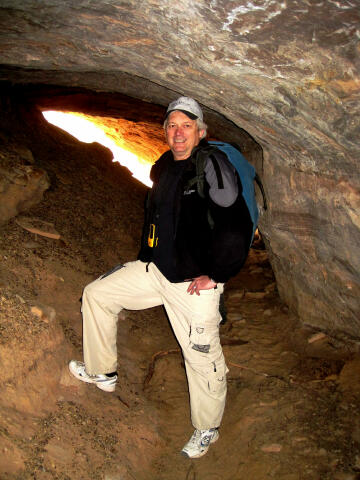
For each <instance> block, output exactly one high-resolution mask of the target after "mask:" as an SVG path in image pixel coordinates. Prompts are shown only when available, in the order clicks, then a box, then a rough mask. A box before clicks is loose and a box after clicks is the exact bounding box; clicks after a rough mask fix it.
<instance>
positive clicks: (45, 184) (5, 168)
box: [0, 145, 50, 225]
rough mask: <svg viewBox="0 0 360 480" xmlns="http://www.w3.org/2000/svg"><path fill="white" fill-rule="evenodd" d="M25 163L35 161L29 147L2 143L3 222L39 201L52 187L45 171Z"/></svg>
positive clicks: (0, 205) (0, 194) (0, 195)
mask: <svg viewBox="0 0 360 480" xmlns="http://www.w3.org/2000/svg"><path fill="white" fill-rule="evenodd" d="M19 152H20V153H19ZM26 162H33V159H32V154H31V152H30V150H28V149H25V148H22V147H16V146H15V147H14V146H9V145H2V146H0V225H2V224H4V223H6V222H7V221H8V220H9V219H10V218H12V217H14V216H16V215H17V214H18V213H19V212H24V211H26V210H28V209H29V208H30V207H32V206H33V205H36V204H37V203H39V202H40V201H41V200H42V197H43V193H44V191H45V190H46V189H47V188H49V186H50V182H49V179H48V176H47V174H46V172H45V171H43V170H42V169H40V168H38V167H35V166H33V165H28V164H26Z"/></svg>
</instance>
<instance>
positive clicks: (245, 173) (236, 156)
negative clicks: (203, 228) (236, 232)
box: [192, 141, 267, 238]
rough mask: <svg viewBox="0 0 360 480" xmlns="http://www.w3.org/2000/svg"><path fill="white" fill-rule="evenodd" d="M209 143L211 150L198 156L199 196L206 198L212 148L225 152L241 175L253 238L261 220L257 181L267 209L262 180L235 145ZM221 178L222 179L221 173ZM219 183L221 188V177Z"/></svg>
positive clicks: (206, 150)
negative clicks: (207, 171) (255, 186)
mask: <svg viewBox="0 0 360 480" xmlns="http://www.w3.org/2000/svg"><path fill="white" fill-rule="evenodd" d="M208 143H209V145H210V148H208V149H205V151H203V152H204V153H203V154H202V155H198V157H197V159H196V178H195V179H193V182H192V183H197V188H198V193H199V195H201V196H204V193H203V189H204V187H203V182H204V166H205V160H206V158H207V157H209V156H210V158H212V157H213V155H212V153H213V152H212V150H213V149H212V148H211V147H216V148H218V149H219V150H221V151H222V152H224V153H225V155H226V156H227V158H228V160H229V161H230V162H231V163H232V165H233V166H234V167H235V168H236V171H237V173H238V174H239V177H240V180H241V183H242V187H243V190H242V196H243V197H244V200H245V203H246V205H247V207H248V210H249V213H250V217H251V220H252V224H253V232H252V238H253V237H254V234H255V230H256V229H257V226H258V220H259V209H258V206H257V203H256V198H255V188H254V181H256V183H257V184H258V186H259V188H260V191H261V193H262V196H263V208H264V210H266V209H267V205H266V198H265V192H264V188H263V186H262V183H261V181H260V178H259V176H258V175H257V173H256V171H255V168H254V167H253V166H252V165H251V164H250V163H249V162H248V161H247V160H246V158H245V157H244V155H243V154H242V153H241V152H240V150H239V148H237V147H236V146H235V145H231V144H230V143H224V142H216V141H209V142H208ZM213 151H214V150H213ZM212 159H213V158H212ZM220 177H221V173H220ZM218 182H219V186H220V183H221V182H222V179H221V178H219V177H218ZM209 222H210V224H211V218H209Z"/></svg>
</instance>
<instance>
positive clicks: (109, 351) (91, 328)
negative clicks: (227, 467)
mask: <svg viewBox="0 0 360 480" xmlns="http://www.w3.org/2000/svg"><path fill="white" fill-rule="evenodd" d="M146 266H147V264H146V263H144V262H141V261H139V260H138V261H134V262H129V263H126V264H125V265H124V266H123V267H122V268H119V269H118V270H115V271H113V272H112V273H109V274H107V275H105V276H103V277H100V278H98V279H97V280H95V281H94V282H92V283H90V284H89V285H88V286H87V287H85V289H84V294H83V304H82V313H83V334H84V340H83V344H84V362H85V366H86V371H87V372H88V373H89V374H92V375H94V374H99V373H110V372H114V371H115V370H116V369H117V348H116V336H117V321H118V314H119V312H120V311H121V310H122V309H123V308H124V309H127V310H142V309H145V308H149V307H154V306H157V305H164V307H165V309H166V312H167V314H168V317H169V320H170V323H171V325H172V328H173V330H174V332H175V335H176V338H177V340H178V342H179V344H180V346H181V348H182V352H183V356H184V360H185V367H186V373H187V379H188V385H189V392H190V406H191V420H192V423H193V425H194V427H195V428H198V429H208V428H212V427H218V426H219V425H220V422H221V418H222V415H223V412H224V407H225V398H226V373H227V371H228V370H227V367H226V365H225V360H224V356H223V352H222V348H221V345H220V339H219V322H220V320H221V317H220V315H219V297H220V293H222V291H223V285H222V284H219V285H218V288H216V289H211V290H201V291H200V296H198V295H196V294H194V295H190V294H189V293H187V291H186V290H187V288H188V286H189V284H190V282H183V283H171V282H169V281H168V280H167V279H166V278H165V277H164V276H163V275H162V274H161V272H160V271H159V270H158V268H157V267H156V266H155V265H154V264H153V263H150V264H148V268H146Z"/></svg>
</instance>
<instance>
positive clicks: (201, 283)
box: [187, 275, 216, 295]
mask: <svg viewBox="0 0 360 480" xmlns="http://www.w3.org/2000/svg"><path fill="white" fill-rule="evenodd" d="M214 287H216V282H213V281H212V280H211V278H209V277H208V276H207V275H200V277H196V278H193V279H192V281H191V283H190V285H189V288H188V289H187V292H188V293H190V295H193V294H194V293H196V295H200V290H211V289H212V288H214Z"/></svg>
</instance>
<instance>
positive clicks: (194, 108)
mask: <svg viewBox="0 0 360 480" xmlns="http://www.w3.org/2000/svg"><path fill="white" fill-rule="evenodd" d="M174 110H180V112H183V113H185V115H187V116H188V117H189V118H191V120H196V119H197V118H200V120H203V112H202V110H201V108H200V105H199V104H198V103H197V101H196V100H194V99H193V98H190V97H179V98H178V99H177V100H174V101H173V102H171V103H170V104H169V106H168V109H167V110H166V116H165V118H166V117H167V116H168V115H169V114H170V113H171V112H173V111H174Z"/></svg>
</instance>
